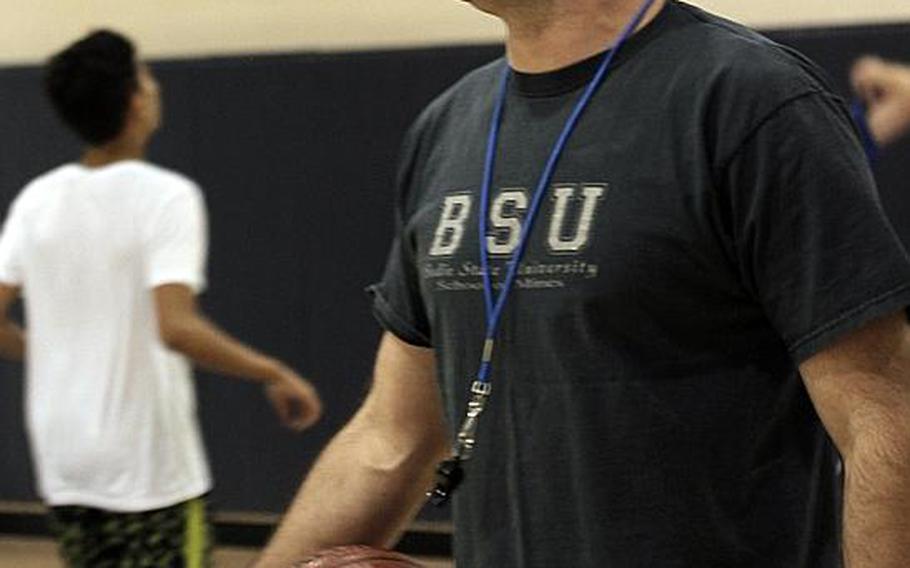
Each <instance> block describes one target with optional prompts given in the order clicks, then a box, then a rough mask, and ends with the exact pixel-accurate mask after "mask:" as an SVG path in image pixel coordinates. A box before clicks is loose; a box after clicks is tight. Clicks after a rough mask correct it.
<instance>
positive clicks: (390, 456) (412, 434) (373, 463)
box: [355, 424, 451, 476]
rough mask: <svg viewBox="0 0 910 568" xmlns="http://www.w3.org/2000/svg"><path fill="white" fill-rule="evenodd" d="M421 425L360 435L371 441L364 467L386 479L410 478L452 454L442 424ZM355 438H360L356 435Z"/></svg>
mask: <svg viewBox="0 0 910 568" xmlns="http://www.w3.org/2000/svg"><path fill="white" fill-rule="evenodd" d="M422 426H424V427H421V428H414V429H411V428H408V429H407V430H406V431H398V432H392V431H390V432H382V430H374V431H373V432H374V434H379V433H380V432H382V433H381V434H380V435H379V436H375V435H374V436H363V438H362V439H363V440H368V439H369V440H371V441H370V442H369V443H368V444H367V447H368V449H369V450H370V451H368V452H367V454H366V455H367V456H368V457H367V460H366V461H367V464H366V465H367V466H368V467H369V468H370V469H372V470H374V471H376V472H377V473H381V474H383V475H386V476H395V475H399V474H400V475H413V474H415V473H417V472H419V471H424V470H427V469H432V468H434V467H435V466H436V464H437V463H439V462H440V461H441V460H443V459H445V458H447V457H448V456H449V453H450V452H451V445H450V443H449V440H448V434H447V432H446V429H445V427H444V426H443V425H438V426H437V425H435V424H423V425H422ZM355 437H359V436H358V435H357V434H355ZM377 438H378V439H377ZM376 442H379V443H376Z"/></svg>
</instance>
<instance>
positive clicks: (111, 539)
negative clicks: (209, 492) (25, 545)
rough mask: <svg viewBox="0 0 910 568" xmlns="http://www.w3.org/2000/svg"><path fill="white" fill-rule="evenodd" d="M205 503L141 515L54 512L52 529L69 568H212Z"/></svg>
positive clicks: (76, 510) (86, 509)
mask: <svg viewBox="0 0 910 568" xmlns="http://www.w3.org/2000/svg"><path fill="white" fill-rule="evenodd" d="M206 508H207V506H206V501H205V498H204V497H199V498H197V499H192V500H190V501H185V502H183V503H178V504H177V505H174V506H172V507H166V508H164V509H156V510H153V511H143V512H140V513H113V512H110V511H103V510H101V509H92V508H89V507H78V506H68V507H54V508H52V509H51V515H50V518H51V529H52V530H53V532H54V535H55V536H56V537H57V539H58V540H59V542H60V554H61V555H62V556H63V559H64V561H65V562H66V565H67V566H69V567H70V568H143V567H154V568H202V567H208V566H211V533H212V531H211V525H210V522H209V520H208V515H207V513H206Z"/></svg>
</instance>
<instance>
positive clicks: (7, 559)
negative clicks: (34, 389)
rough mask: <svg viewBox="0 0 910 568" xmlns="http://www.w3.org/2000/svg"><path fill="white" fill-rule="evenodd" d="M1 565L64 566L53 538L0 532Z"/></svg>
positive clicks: (444, 564) (232, 567)
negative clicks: (7, 534) (14, 535)
mask: <svg viewBox="0 0 910 568" xmlns="http://www.w3.org/2000/svg"><path fill="white" fill-rule="evenodd" d="M256 553H257V551H256V550H255V549H250V548H239V547H221V548H218V549H217V550H216V551H215V567H216V568H247V567H248V566H249V565H250V563H251V562H252V561H253V559H254V558H256ZM419 560H420V561H421V562H423V563H424V564H425V565H426V566H427V568H453V567H454V566H455V565H454V564H453V563H452V562H451V561H450V560H441V559H433V558H420V559H419ZM0 568H63V563H62V562H60V560H59V558H57V549H56V545H55V544H54V541H52V540H50V539H46V538H27V537H18V536H17V537H13V536H3V535H0Z"/></svg>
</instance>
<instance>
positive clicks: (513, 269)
mask: <svg viewBox="0 0 910 568" xmlns="http://www.w3.org/2000/svg"><path fill="white" fill-rule="evenodd" d="M654 2H655V0H645V1H644V2H643V3H642V5H641V7H640V8H639V9H638V12H637V13H636V14H635V16H634V17H633V18H632V19H631V20H630V21H629V23H628V24H626V27H625V28H624V29H623V31H622V33H621V34H620V36H619V39H618V40H617V41H616V43H615V44H614V46H613V48H612V49H610V50H609V51H608V52H607V53H606V54H605V55H604V58H603V61H601V63H600V66H599V67H598V68H597V72H596V73H595V74H594V77H593V78H592V79H591V81H590V83H588V86H587V88H586V89H585V92H584V93H583V94H582V95H581V97H580V98H579V99H578V102H577V103H576V104H575V108H574V109H573V110H572V113H571V114H570V115H569V118H568V119H567V120H566V124H565V126H563V129H562V132H561V133H560V135H559V138H558V139H557V140H556V144H554V146H553V149H552V151H551V152H550V157H549V158H548V159H547V163H546V166H545V167H544V169H543V172H542V173H541V175H540V179H539V180H538V182H537V187H536V189H535V190H534V197H533V198H532V200H531V206H530V207H529V208H528V214H527V216H526V218H525V222H524V223H523V224H522V227H521V233H520V236H519V239H518V244H517V245H516V247H515V250H514V252H513V254H512V258H511V259H510V260H509V262H508V271H507V273H506V278H505V280H504V281H503V284H502V289H501V290H500V292H499V294H498V295H497V296H496V297H494V295H493V278H492V274H491V270H490V259H489V252H488V250H487V236H488V232H489V231H488V227H487V223H488V216H489V208H490V190H491V186H492V185H493V171H494V169H495V164H496V150H497V148H498V147H499V131H500V129H501V127H502V115H503V110H504V108H505V102H506V95H507V91H508V85H509V78H510V76H511V74H512V73H511V70H510V68H509V66H508V65H506V67H505V70H504V71H503V74H502V79H501V81H500V87H499V97H498V98H497V100H496V106H495V108H494V110H493V119H492V121H491V124H490V133H489V137H488V139H487V150H486V157H485V160H484V171H483V184H482V185H481V189H480V220H479V222H478V230H479V237H480V239H479V240H480V266H481V272H482V274H483V297H484V308H485V313H486V334H485V340H484V348H483V355H482V356H481V362H480V369H479V370H478V372H477V381H476V382H475V385H474V387H472V392H475V393H476V392H477V391H480V392H484V393H486V394H489V392H490V386H491V385H490V371H491V369H492V360H493V347H494V341H495V338H496V333H497V331H498V329H499V323H500V319H501V317H502V311H503V308H504V307H505V305H506V302H507V301H508V299H509V295H510V294H511V292H512V287H513V286H514V284H515V279H516V277H517V276H518V268H519V266H520V265H521V261H522V258H524V253H525V249H526V248H527V244H528V237H529V236H530V234H531V230H532V229H533V227H534V221H535V219H536V218H537V214H538V213H539V212H540V206H541V203H542V202H543V197H544V195H546V193H547V190H548V188H549V185H550V181H551V180H552V179H553V173H554V171H555V170H556V165H557V163H558V162H559V158H560V156H562V153H563V151H564V150H565V148H566V143H567V142H568V140H569V137H570V136H571V135H572V132H573V131H574V130H575V127H576V125H577V124H578V120H579V118H581V115H582V113H583V112H584V110H585V108H587V106H588V103H590V102H591V99H592V98H593V97H594V93H596V92H597V89H598V87H600V85H601V84H602V83H603V81H604V79H605V78H606V76H607V73H608V72H609V70H610V66H611V65H612V63H613V60H614V58H615V57H616V54H617V53H618V52H619V50H620V48H622V46H623V45H624V44H625V43H626V41H628V40H629V38H630V37H632V34H634V33H635V30H636V29H638V26H639V25H641V22H642V20H643V19H644V17H645V15H646V14H647V13H648V10H649V9H650V8H651V6H652V5H653V4H654Z"/></svg>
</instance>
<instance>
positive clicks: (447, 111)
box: [415, 58, 506, 129]
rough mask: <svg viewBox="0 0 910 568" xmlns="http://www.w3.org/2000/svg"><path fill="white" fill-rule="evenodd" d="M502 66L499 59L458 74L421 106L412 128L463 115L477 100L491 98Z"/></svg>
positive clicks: (469, 110)
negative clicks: (456, 78)
mask: <svg viewBox="0 0 910 568" xmlns="http://www.w3.org/2000/svg"><path fill="white" fill-rule="evenodd" d="M504 65H506V63H505V59H504V58H499V59H496V60H494V61H491V62H489V63H486V64H484V65H482V66H480V67H477V68H476V69H474V70H472V71H470V72H468V73H467V74H465V75H464V76H462V77H461V78H460V79H459V80H458V81H456V82H455V83H453V84H452V85H451V86H450V87H449V88H448V89H446V90H445V91H443V92H442V94H440V95H438V96H437V97H436V98H435V99H433V100H432V101H431V102H430V104H428V105H427V106H426V107H425V108H424V109H423V112H421V113H420V115H419V116H418V118H417V120H416V121H415V127H416V128H417V129H421V128H425V127H428V126H430V125H433V124H438V123H439V122H440V121H446V120H447V119H450V118H452V117H460V118H463V117H464V116H466V113H470V112H471V109H474V108H477V106H478V105H477V101H478V100H479V99H482V98H483V97H491V96H492V94H493V93H494V92H495V91H496V88H497V83H498V80H499V77H500V74H501V73H502V69H503V66H504Z"/></svg>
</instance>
